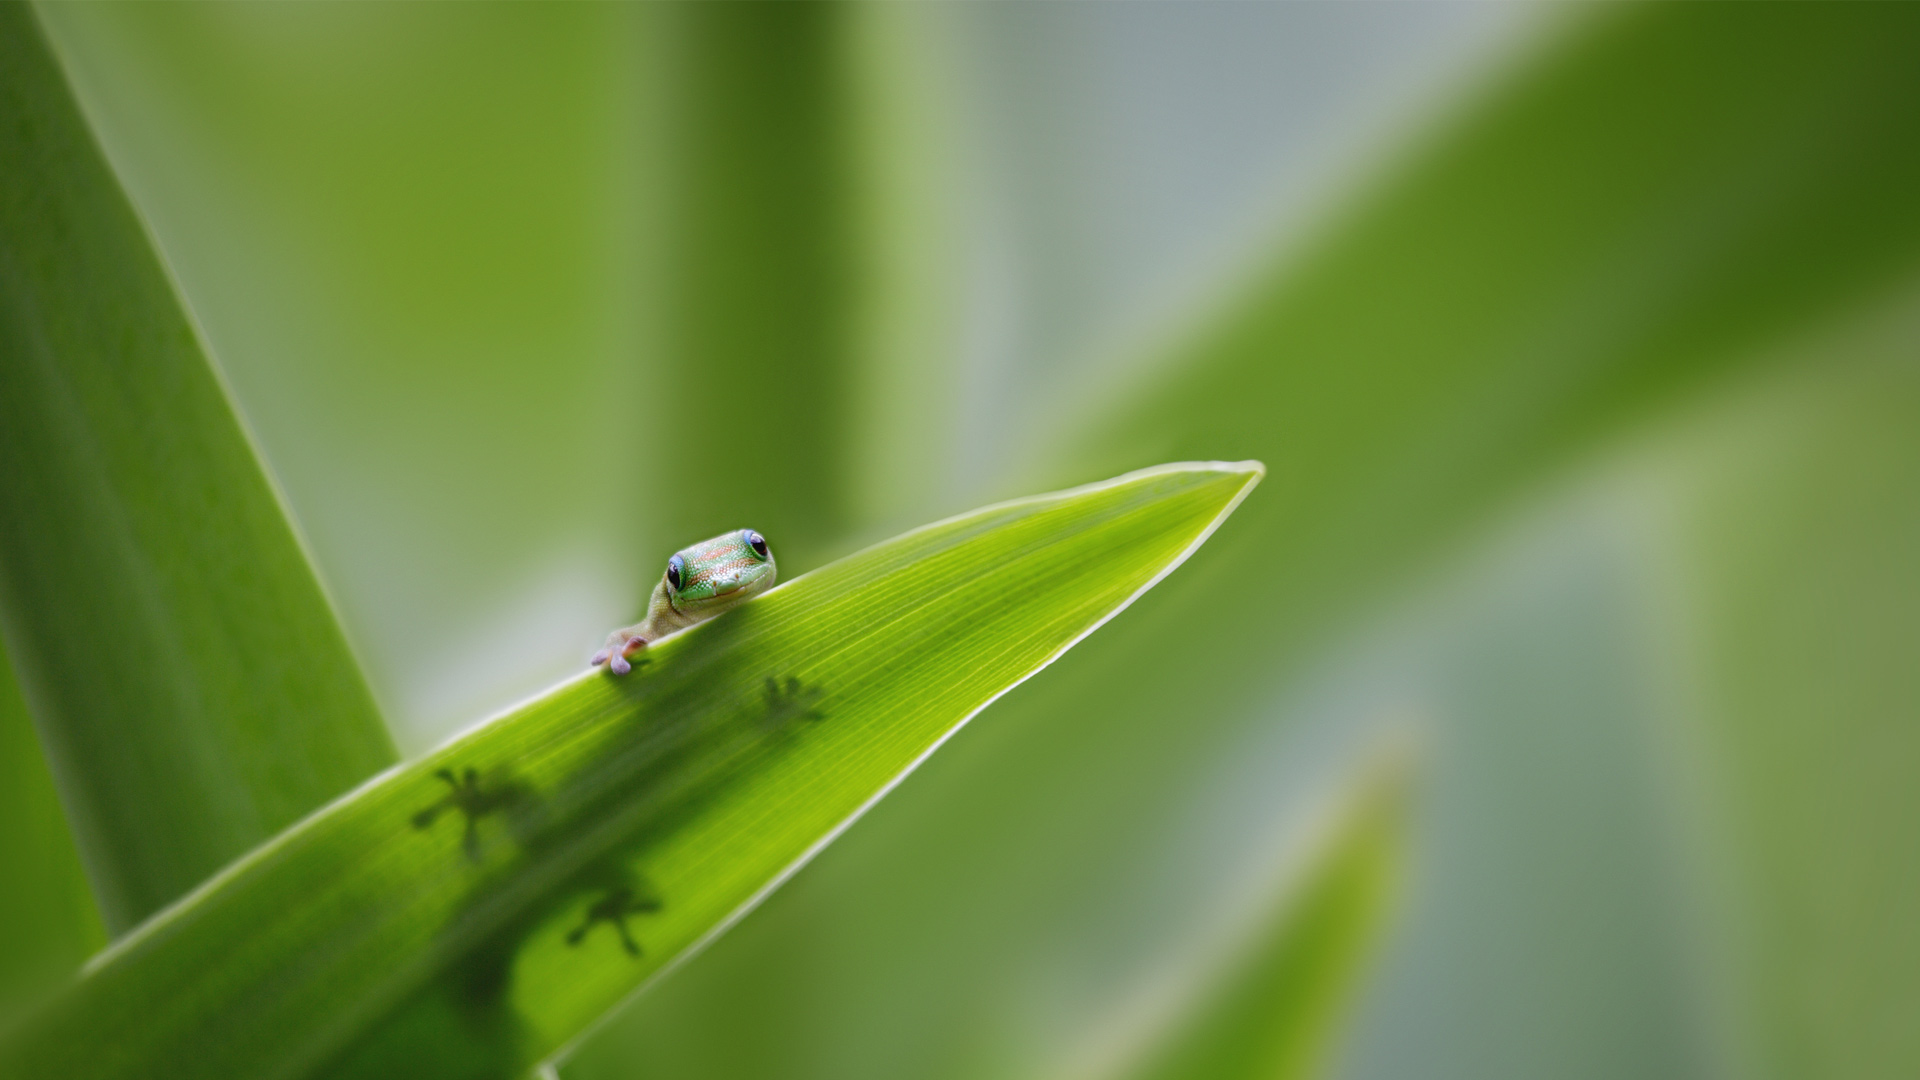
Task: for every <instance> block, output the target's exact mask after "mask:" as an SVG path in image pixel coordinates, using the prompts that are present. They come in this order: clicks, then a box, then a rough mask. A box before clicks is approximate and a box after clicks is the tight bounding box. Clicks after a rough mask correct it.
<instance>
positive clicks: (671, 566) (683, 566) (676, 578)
mask: <svg viewBox="0 0 1920 1080" xmlns="http://www.w3.org/2000/svg"><path fill="white" fill-rule="evenodd" d="M686 572H687V560H685V559H683V558H681V557H680V556H678V555H675V556H674V557H673V558H671V559H668V560H667V584H668V585H670V586H672V587H673V588H675V589H678V588H679V587H680V578H681V575H683V574H685V573H686Z"/></svg>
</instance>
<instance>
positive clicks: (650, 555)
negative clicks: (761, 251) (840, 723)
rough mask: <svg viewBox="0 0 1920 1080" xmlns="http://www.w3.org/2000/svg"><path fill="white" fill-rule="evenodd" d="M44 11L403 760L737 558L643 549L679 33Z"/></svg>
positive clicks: (565, 18) (361, 8)
mask: <svg viewBox="0 0 1920 1080" xmlns="http://www.w3.org/2000/svg"><path fill="white" fill-rule="evenodd" d="M39 14H40V16H41V19H42V22H43V24H44V25H45V27H46V29H47V31H48V34H49V36H50V37H51V39H52V40H53V44H54V46H55V50H56V53H57V55H58V56H59V58H60V60H61V62H62V65H63V67H64V68H65V70H66V73H67V75H68V78H69V80H70V81H71V82H72V84H73V87H74V90H75V93H76V96H77V97H78V98H79V101H80V104H81V107H82V111H83V113H84V114H85V115H86V117H87V119H88V120H89V121H90V122H91V123H92V125H93V126H94V131H95V135H96V136H97V137H98V139H99V140H100V143H101V145H102V148H103V149H104V151H105V152H106V155H107V159H108V161H109V163H110V164H111V165H112V166H113V169H114V172H115V174H116V175H117V176H118V177H119V179H120V181H121V184H122V185H123V186H124V187H125V189H126V191H127V193H128V195H129V197H130V198H131V199H132V201H133V203H134V206H135V208H136V209H137V210H138V211H139V212H140V214H141V216H142V218H143V219H144V220H145V221H146V222H147V223H148V224H149V225H150V226H151V228H152V231H153V235H154V237H155V244H156V246H157V247H158V248H159V250H161V251H162V252H163V253H164V254H165V257H166V261H167V265H168V267H169V268H170V269H171V270H172V271H173V272H174V274H175V275H176V277H177V280H178V283H179V288H180V292H181V294H182V295H183V296H185V297H186V299H187V302H188V304H189V306H190V307H191V308H192V311H193V314H194V318H195V322H196V324H197V325H198V326H199V327H200V328H201V329H202V330H203V331H204V334H205V338H206V341H207V345H208V348H209V349H210V351H211V352H212V354H213V355H214V356H216V357H217V358H218V360H219V366H220V371H221V373H222V375H223V376H225V378H226V379H227V381H228V383H229V385H230V387H231V390H232V393H233V397H234V399H235V401H236V403H237V406H238V410H239V412H240V413H241V414H242V415H243V416H244V417H245V419H246V422H247V424H248V426H249V427H250V429H251V430H252V431H253V432H254V433H255V434H257V436H258V439H259V446H258V450H259V452H260V454H261V456H262V458H263V460H264V461H265V462H266V463H267V465H268V466H269V468H270V470H271V472H272V474H273V476H274V478H275V480H276V481H277V482H278V483H279V485H280V486H281V488H282V489H283V490H284V492H285V495H286V500H287V503H288V504H289V505H290V506H291V507H292V510H293V516H294V517H295V519H296V520H297V521H298V522H299V523H300V527H301V532H302V535H303V538H304V539H305V540H306V541H307V544H308V547H309V549H310V555H311V557H312V558H313V560H314V563H315V565H316V566H317V567H318V568H319V571H320V574H321V576H322V578H323V579H324V580H325V581H326V582H327V585H328V588H329V592H330V595H331V598H332V600H333V601H334V603H335V605H336V607H337V609H338V614H339V616H340V619H341V621H342V623H343V625H344V627H345V629H346V632H347V636H348V640H349V641H350V642H351V643H352V644H353V646H354V649H355V651H356V653H357V654H358V656H359V659H360V660H361V662H362V664H363V665H364V669H365V674H366V678H367V680H368V681H369V682H370V683H371V684H372V688H373V692H374V695H375V699H376V701H377V702H378V703H379V705H380V707H381V709H382V711H383V713H384V715H385V719H386V721H387V723H388V724H389V725H390V727H391V729H392V731H393V736H394V738H395V740H396V741H398V742H399V743H400V744H401V748H402V751H403V752H407V753H419V752H423V751H425V750H427V749H429V748H431V747H432V746H434V745H436V744H438V743H439V742H441V741H442V740H443V739H445V738H446V737H447V736H448V735H449V734H451V733H452V732H453V731H455V730H457V729H458V728H459V727H460V726H463V725H465V724H468V723H471V722H472V721H473V720H474V719H475V718H477V717H479V716H483V715H486V714H488V713H490V712H493V711H495V710H497V709H498V708H499V707H500V706H501V705H503V704H505V703H507V702H510V701H517V700H519V699H521V698H524V697H526V696H527V695H529V694H532V693H534V692H536V691H538V690H540V689H541V688H543V687H546V686H548V685H551V684H552V683H553V682H555V681H556V680H558V679H560V678H563V677H565V676H566V675H567V674H568V673H570V672H572V671H573V670H574V669H575V668H576V667H577V666H578V665H579V663H580V659H581V658H582V657H583V656H585V655H586V653H587V652H588V651H590V649H591V648H592V646H593V644H594V643H596V642H598V641H599V640H600V638H601V637H602V636H603V635H604V634H605V633H606V629H607V627H609V626H613V625H616V624H619V623H623V622H631V621H633V616H634V610H633V609H634V608H635V606H636V605H637V603H638V602H639V600H640V598H643V597H644V596H645V595H646V591H645V590H646V589H648V588H650V587H651V583H652V581H653V580H654V579H657V578H658V577H659V575H660V566H659V560H664V559H665V558H666V557H667V555H668V554H670V553H671V552H672V551H673V550H674V549H675V548H677V547H679V546H680V545H682V544H684V543H686V541H687V538H688V536H690V535H711V534H712V532H713V531H717V530H710V531H709V532H706V533H663V532H660V531H655V530H653V529H651V528H650V527H649V517H650V508H651V507H652V506H653V505H655V504H656V503H658V502H659V501H660V500H659V498H658V497H657V493H658V492H659V491H661V490H664V489H663V487H662V486H661V485H660V484H659V482H658V481H659V477H658V475H657V473H656V471H655V469H654V468H652V467H650V466H648V465H647V464H646V462H647V460H648V459H647V458H646V457H644V456H643V451H644V452H645V453H652V452H654V445H655V441H656V436H657V433H656V432H654V430H653V425H652V423H651V422H650V420H649V419H647V418H645V417H644V416H642V415H641V410H640V408H639V406H638V405H637V404H636V402H637V399H638V395H639V393H640V388H641V387H643V386H645V387H657V386H658V385H659V384H660V382H661V380H659V379H657V378H655V377H653V374H652V372H653V370H654V368H655V367H656V366H657V360H656V359H655V358H653V357H651V356H649V355H643V353H642V349H641V346H642V345H643V344H644V342H645V340H646V332H647V330H648V324H647V318H646V314H645V310H644V300H645V299H646V296H647V295H648V291H647V290H644V289H642V288H641V287H640V283H639V282H638V281H637V280H636V271H637V270H638V268H639V266H638V264H639V262H640V254H641V252H640V251H639V249H640V247H641V244H642V234H643V230H642V229H641V228H639V224H640V223H639V220H638V219H639V211H640V210H641V208H642V207H643V206H645V205H649V196H648V194H646V193H647V192H648V191H650V190H651V188H650V187H649V186H648V185H649V184H650V183H651V181H648V180H647V171H648V170H652V169H657V168H658V167H659V166H660V165H661V164H662V163H661V161H660V159H659V152H658V145H657V144H658V141H659V140H658V138H657V137H656V135H655V129H656V128H657V126H658V125H657V123H655V122H654V121H653V120H651V119H649V118H650V117H652V116H654V115H655V114H657V113H658V112H659V111H660V110H659V108H658V107H657V105H658V103H657V102H656V100H655V98H654V94H655V93H656V90H655V88H654V87H653V85H652V83H651V82H650V81H649V78H650V76H651V75H652V74H653V67H652V65H651V64H650V63H648V62H647V57H648V55H649V53H650V51H652V50H653V49H654V38H655V35H654V34H653V33H652V32H651V29H650V28H651V26H652V23H653V22H654V21H655V15H656V14H657V13H656V12H655V11H654V9H652V8H650V7H644V6H638V5H620V4H580V5H561V6H552V5H538V4H534V5H526V4H453V5H439V6H431V5H428V6H423V5H413V4H365V5H357V4H347V5H332V4H288V5H244V4H159V5H139V4H98V5H63V4H54V5H47V6H44V7H42V8H40V9H39ZM934 516H938V515H933V514H927V515H919V516H916V517H915V518H914V519H913V520H915V521H921V520H927V519H929V518H931V517H934ZM745 520H747V521H752V520H753V519H752V518H750V517H749V518H746V519H745ZM759 524H760V526H761V527H762V528H771V526H769V525H766V524H765V523H759ZM876 539H877V537H876ZM656 552H657V554H656Z"/></svg>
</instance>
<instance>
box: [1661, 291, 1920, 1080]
mask: <svg viewBox="0 0 1920 1080" xmlns="http://www.w3.org/2000/svg"><path fill="white" fill-rule="evenodd" d="M1916 340H1920V303H1917V302H1916V300H1915V298H1914V294H1913V293H1912V292H1911V291H1909V292H1907V293H1906V294H1904V295H1901V296H1899V297H1897V298H1896V300H1895V301H1894V302H1893V303H1892V304H1890V305H1883V306H1881V308H1880V309H1879V310H1875V311H1871V312H1869V313H1868V314H1867V315H1866V316H1865V317H1863V318H1857V319H1853V320H1849V321H1848V322H1847V323H1845V324H1843V325H1842V326H1840V327H1838V328H1836V329H1835V330H1833V331H1830V332H1826V333H1822V334H1821V335H1819V336H1818V337H1814V338H1811V339H1809V340H1805V341H1801V342H1797V343H1795V344H1794V345H1793V346H1791V347H1790V348H1788V349H1786V350H1784V352H1783V354H1782V355H1781V356H1780V357H1779V359H1780V360H1782V361H1785V362H1786V363H1787V364H1788V365H1789V366H1788V368H1787V370H1785V371H1783V372H1780V373H1776V374H1772V375H1771V376H1769V377H1766V378H1761V379H1756V380H1754V383H1753V385H1750V386H1748V387H1744V388H1742V390H1741V392H1739V393H1737V394H1733V395H1729V396H1728V398H1727V400H1725V401H1722V402H1718V403H1715V404H1714V405H1713V406H1711V407H1709V408H1706V409H1703V410H1701V411H1700V413H1699V415H1697V416H1696V417H1695V418H1693V422H1691V423H1689V424H1688V425H1687V426H1685V427H1683V428H1680V429H1679V430H1678V431H1677V432H1674V433H1669V434H1668V435H1667V436H1666V437H1665V438H1663V439H1662V440H1661V441H1659V442H1658V443H1656V444H1655V445H1654V446H1653V447H1651V448H1648V449H1647V452H1645V453H1644V455H1643V457H1644V459H1643V460H1642V461H1640V462H1639V463H1638V464H1639V468H1638V470H1637V471H1636V474H1635V475H1637V476H1638V477H1639V478H1640V480H1641V481H1642V483H1643V484H1644V485H1646V486H1647V487H1649V488H1651V489H1652V490H1653V491H1654V492H1655V493H1656V495H1655V499H1654V502H1655V504H1656V505H1657V506H1658V508H1659V513H1658V515H1657V516H1656V520H1658V521H1660V522H1661V523H1662V524H1663V526H1664V528H1665V530H1666V531H1667V533H1668V535H1669V536H1670V537H1671V538H1672V540H1673V542H1674V549H1675V550H1674V551H1673V553H1672V556H1671V565H1669V566H1668V567H1667V569H1668V571H1669V572H1670V573H1672V574H1673V580H1676V581H1684V582H1687V583H1689V584H1688V586H1687V587H1686V588H1684V589H1681V590H1677V592H1676V595H1675V596H1674V598H1673V600H1674V602H1673V604H1672V611H1671V612H1670V614H1673V615H1677V617H1678V618H1677V623H1678V625H1677V627H1676V630H1677V631H1678V632H1677V633H1676V634H1675V635H1674V636H1673V638H1672V640H1671V641H1670V642H1669V643H1668V648H1669V650H1670V653H1671V655H1674V656H1677V657H1681V658H1684V660H1685V661H1686V662H1687V663H1686V666H1685V668H1684V669H1683V672H1682V678H1684V679H1685V680H1686V682H1685V685H1686V686H1687V689H1688V692H1689V694H1690V695H1691V696H1692V698H1693V700H1694V701H1696V702H1697V703H1699V705H1700V706H1701V707H1700V709H1699V715H1698V717H1697V719H1696V721H1695V722H1694V723H1693V724H1692V725H1690V726H1689V727H1688V728H1687V729H1685V731H1684V735H1685V737H1684V739H1683V740H1681V742H1682V746H1683V748H1684V751H1685V752H1684V753H1683V754H1681V755H1680V759H1679V760H1680V764H1681V765H1682V766H1683V767H1684V769H1685V774H1686V775H1687V776H1688V779H1689V780H1690V781H1691V782H1692V785H1693V789H1694V790H1695V791H1696V792H1697V795H1696V798H1697V800H1698V809H1699V810H1700V811H1701V817H1702V819H1703V820H1702V821H1701V822H1700V826H1701V829H1700V831H1701V833H1702V834H1703V836H1704V837H1705V838H1706V840H1707V841H1708V842H1707V843H1705V844H1704V845H1702V848H1701V850H1702V852H1703V858H1702V865H1703V866H1705V867H1706V869H1705V870H1703V871H1702V872H1701V876H1702V878H1703V879H1705V880H1706V884H1707V889H1706V895H1707V900H1708V903H1707V905H1706V906H1705V909H1704V910H1706V911H1708V912H1709V913H1710V914H1709V916H1708V918H1707V919H1706V920H1705V922H1706V925H1707V926H1708V927H1710V928H1711V932H1712V933H1711V937H1710V939H1709V940H1708V941H1706V942H1705V943H1704V949H1705V951H1706V953H1707V954H1708V955H1710V956H1711V957H1712V958H1713V959H1715V960H1716V961H1717V962H1718V965H1719V967H1720V971H1719V972H1718V978H1719V981H1720V983H1721V985H1720V987H1719V989H1720V990H1721V991H1723V992H1724V994H1725V995H1726V998H1727V1001H1728V1004H1729V1005H1730V1006H1731V1008H1730V1009H1729V1010H1728V1012H1729V1015H1731V1016H1734V1017H1736V1019H1735V1020H1734V1023H1735V1025H1736V1030H1734V1031H1733V1032H1732V1035H1733V1036H1734V1037H1735V1038H1736V1039H1737V1040H1738V1041H1739V1044H1740V1045H1741V1046H1742V1051H1743V1053H1744V1054H1745V1056H1747V1057H1748V1058H1749V1059H1751V1060H1753V1061H1756V1062H1759V1063H1761V1064H1762V1070H1763V1073H1764V1075H1770V1076H1832V1077H1873V1076H1906V1075H1912V1074H1914V1072H1915V1071H1916V1070H1920V1039H1916V1037H1915V1035H1914V1032H1913V1030H1912V1025H1911V1024H1910V1023H1909V1022H1908V1021H1909V1020H1910V1018H1911V1003H1912V1002H1913V1001H1914V1000H1915V998H1916V995H1920V936H1917V935H1915V934H1914V933H1913V932H1912V930H1911V924H1912V913H1913V911H1914V910H1915V907H1916V905H1920V846H1916V844H1915V842H1914V841H1915V837H1916V833H1915V822H1916V821H1920V727H1917V726H1916V725H1915V723H1914V717H1915V716H1916V715H1920V665H1916V663H1915V662H1914V643H1915V642H1916V641H1920V561H1917V560H1916V558H1915V553H1916V552H1920V502H1917V501H1916V500H1915V498H1914V493H1915V492H1916V491H1917V490H1920V486H1916V482H1917V481H1920V365H1916V363H1915V360H1914V357H1915V351H1914V342H1915V341H1916Z"/></svg>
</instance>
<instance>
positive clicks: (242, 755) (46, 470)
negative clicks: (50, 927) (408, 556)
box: [0, 4, 394, 931]
mask: <svg viewBox="0 0 1920 1080" xmlns="http://www.w3.org/2000/svg"><path fill="white" fill-rule="evenodd" d="M0 160H5V161H6V162H7V163H8V164H7V167H6V169H4V170H0V462H4V466H0V630H4V632H5V635H6V643H7V652H8V653H9V655H10V656H11V657H12V659H13V662H14V665H15V669H16V672H17V674H18V675H19V678H20V683H21V686H22V690H23V693H24V696H25V697H26V699H27V701H28V703H29V705H30V707H31V708H32V711H33V713H34V717H35V721H36V726H37V728H38V730H39V733H40V737H41V739H42V740H43V742H44V744H45V746H46V749H47V756H48V758H49V761H50V764H51V765H52V767H53V770H54V773H55V776H56V779H57V781H58V783H59V786H60V789H61V793H62V799H63V802H64V804H65V806H66V807H67V811H68V814H69V817H70V820H71V823H72V825H73V828H74V832H75V835H76V838H77V840H78V842H79V844H80V848H81V852H82V855H83V858H84V861H85V863H86V866H87V870H88V876H89V878H90V879H91V881H92V884H93V887H94V890H95V893H96V895H97V897H98V899H99V903H100V908H101V913H102V915H103V917H104V918H105V919H106V921H107V924H108V928H109V930H116V931H117V930H120V929H124V928H125V927H128V926H130V925H132V924H133V923H135V922H137V921H138V920H139V919H140V918H142V917H144V916H146V915H147V914H149V913H151V912H153V911H154V910H156V909H158V908H159V907H161V906H162V905H164V904H165V903H167V902H168V901H170V900H173V899H174V898H176V897H177V896H179V895H180V894H182V893H184V892H186V891H187V890H188V889H190V888H192V887H193V886H194V884H195V883H197V882H199V881H200V880H202V879H203V878H205V877H206V876H207V875H208V874H210V873H212V872H213V871H215V870H216V869H218V868H219V867H220V866H222V865H223V864H225V863H227V862H229V861H230V860H232V859H233V858H235V857H236V856H238V855H240V854H241V853H242V852H244V851H246V850H247V849H248V848H250V847H252V846H253V845H255V844H257V843H259V842H260V841H262V840H264V839H265V838H267V837H268V836H271V835H272V834H273V833H274V832H275V831H277V830H278V829H280V828H283V827H285V826H286V825H288V824H290V823H291V822H293V821H294V820H296V819H298V818H299V817H300V816H301V815H302V814H305V813H307V812H309V811H311V810H312V809H313V808H314V807H316V806H318V805H320V804H321V803H323V802H325V801H326V800H327V799H330V798H332V797H334V796H335V795H338V794H339V793H340V792H341V791H343V790H345V789H346V788H348V787H350V786H351V785H353V784H354V783H357V782H359V781H360V780H362V779H363V778H365V777H366V776H368V775H369V774H371V773H373V772H375V771H378V770H379V769H381V768H383V767H385V766H386V765H388V764H389V763H391V762H392V761H393V758H394V753H393V748H392V743H391V741H390V740H389V738H388V736H387V733H386V729H385V727H384V725H383V724H382V722H381V720H380V716H379V713H378V711H377V710H376V708H375V706H374V704H373V700H372V697H371V695H370V694H369V693H368V691H367V688H366V685H365V683H364V681H363V680H362V678H361V675H360V670H359V667H358V665H357V663H356V662H355V661H354V658H353V656H352V653H351V651H350V650H349V648H348V646H347V643H346V640H345V638H344V637H343V636H342V634H341V632H340V629H339V627H338V625H337V624H336V623H335V621H334V618H333V614H332V611H331V609H330V607H329V605H328V603H327V600H326V597H325V596H324V594H323V593H322V592H321V589H320V587H319V584H318V582H317V581H316V580H315V578H314V576H313V572H312V569H311V568H310V567H309V566H308V564H307V561H306V558H305V555H304V553H303V552H302V550H301V547H300V544H299V542H298V540H297V539H296V537H295V535H294V533H293V531H292V529H291V528H290V527H289V525H288V523H287V520H286V518H285V516H284V515H283V513H282V511H281V507H280V505H279V501H278V500H277V499H276V498H275V495H274V492H273V490H272V488H271V486H270V485H269V483H268V481H267V478H266V476H265V474H264V473H263V472H262V470H261V467H260V463H259V462H258V460H256V458H255V456H254V453H253V450H252V447H251V446H250V445H249V443H248V440H247V437H246V435H245V433H244V432H243V431H242V430H241V427H240V425H239V422H238V420H237V419H236V417H235V415H234V413H233V409H232V407H231V405H230V404H229V403H228V401H227V398H226V395H225V393H224V391H223V389H222V387H221V386H220V383H219V380H218V379H217V377H216V376H215V373H214V371H213V369H212V368H211V366H210V365H209V364H208V362H207V359H206V357H205V356H204V355H203V354H202V351H201V347H200V344H199V342H198V341H197V339H196V337H195V334H194V331H193V328H192V326H191V325H190V323H189V321H188V318H187V316H186V314H185V313H184V312H183V311H182V310H181V308H180V304H179V301H178V299H177V298H176V297H175V295H174V292H173V288H172V285H171V283H170V281H169V280H168V277H167V274H166V271H165V270H164V268H163V267H162V266H161V264H160V262H159V259H158V258H157V257H156V256H155V254H154V252H153V250H152V247H151V245H150V244H149V242H148V239H147V236H146V234H145V232H144V230H143V228H142V226H141V224H140V222H139V220H138V219H137V218H136V217H135V216H134V213H133V210H132V207H131V206H130V205H129V204H128V202H127V200H126V197H125V196H124V195H123V194H122V192H121V191H120V188H119V185H118V184H117V182H116V181H115V180H114V178H113V175H112V173H111V172H110V171H109V170H108V168H107V165H106V163H105V161H104V160H103V159H102V158H101V155H100V152H99V149H98V148H97V147H96V146H95V145H94V143H93V140H92V136H91V134H90V133H89V131H88V129H87V126H86V123H85V121H84V120H83V119H82V117H81V116H80V113H79V111H78V109H77V108H76V107H75V105H74V103H73V101H72V97H71V95H70V94H69V92H68V90H67V87H66V84H65V81H64V79H63V77H62V76H61V74H60V71H59V69H58V67H57V66H56V64H55V62H54V60H53V58H52V56H51V55H50V53H49V51H48V49H47V47H46V44H45V41H44V39H43V38H42V36H41V33H40V29H39V27H38V26H37V25H36V24H35V21H34V16H33V14H32V12H31V11H30V10H29V9H27V8H26V7H25V6H24V5H18V4H7V5H4V6H0Z"/></svg>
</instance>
